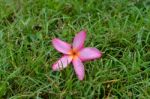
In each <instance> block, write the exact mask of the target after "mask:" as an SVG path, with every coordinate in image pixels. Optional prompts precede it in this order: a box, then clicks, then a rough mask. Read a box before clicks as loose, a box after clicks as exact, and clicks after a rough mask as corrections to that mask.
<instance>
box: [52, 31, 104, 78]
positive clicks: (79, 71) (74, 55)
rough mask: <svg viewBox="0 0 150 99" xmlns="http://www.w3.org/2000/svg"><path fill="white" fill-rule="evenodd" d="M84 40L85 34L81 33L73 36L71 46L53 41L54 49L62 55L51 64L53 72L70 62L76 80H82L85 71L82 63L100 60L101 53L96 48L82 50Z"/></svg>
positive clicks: (58, 40)
mask: <svg viewBox="0 0 150 99" xmlns="http://www.w3.org/2000/svg"><path fill="white" fill-rule="evenodd" d="M85 38H86V32H85V31H81V32H79V33H78V34H77V35H76V36H75V38H74V40H73V44H72V45H70V44H68V43H66V42H64V41H62V40H60V39H58V38H55V39H53V40H52V44H53V46H54V48H55V49H56V50H57V51H59V52H61V53H63V54H64V55H63V56H62V57H61V58H60V59H59V60H58V61H57V62H55V63H54V64H53V66H52V69H53V70H54V71H59V70H62V69H63V68H66V67H67V66H68V64H70V63H71V62H72V63H73V67H74V70H75V73H76V75H77V77H78V79H79V80H83V78H84V74H85V70H84V65H83V63H82V62H84V61H88V60H92V59H96V58H100V57H101V56H102V53H101V52H100V51H99V50H98V49H96V48H91V47H87V48H84V41H85Z"/></svg>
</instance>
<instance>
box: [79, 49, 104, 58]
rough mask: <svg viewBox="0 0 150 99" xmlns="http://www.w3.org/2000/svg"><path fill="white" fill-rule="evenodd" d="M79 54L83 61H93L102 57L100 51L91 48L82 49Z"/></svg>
mask: <svg viewBox="0 0 150 99" xmlns="http://www.w3.org/2000/svg"><path fill="white" fill-rule="evenodd" d="M79 53H80V54H79V58H80V59H81V60H82V61H87V60H92V59H96V58H100V57H101V56H102V53H101V52H100V51H99V50H98V49H96V48H90V47H88V48H84V49H82V50H81V51H80V52H79Z"/></svg>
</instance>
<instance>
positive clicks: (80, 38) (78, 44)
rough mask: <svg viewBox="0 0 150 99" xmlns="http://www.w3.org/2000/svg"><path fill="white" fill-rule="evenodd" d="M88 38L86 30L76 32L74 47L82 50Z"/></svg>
mask: <svg viewBox="0 0 150 99" xmlns="http://www.w3.org/2000/svg"><path fill="white" fill-rule="evenodd" d="M85 38H86V32H85V31H80V32H79V33H78V34H76V36H75V38H74V40H73V48H74V49H77V50H80V49H81V48H83V46H84V41H85Z"/></svg>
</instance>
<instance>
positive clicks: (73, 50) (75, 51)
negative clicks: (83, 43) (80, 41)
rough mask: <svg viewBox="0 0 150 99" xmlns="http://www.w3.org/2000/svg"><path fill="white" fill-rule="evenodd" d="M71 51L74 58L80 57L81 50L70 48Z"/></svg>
mask: <svg viewBox="0 0 150 99" xmlns="http://www.w3.org/2000/svg"><path fill="white" fill-rule="evenodd" d="M69 53H70V56H71V57H72V59H73V60H74V59H76V58H78V57H79V52H78V51H77V50H76V49H72V50H70V51H69Z"/></svg>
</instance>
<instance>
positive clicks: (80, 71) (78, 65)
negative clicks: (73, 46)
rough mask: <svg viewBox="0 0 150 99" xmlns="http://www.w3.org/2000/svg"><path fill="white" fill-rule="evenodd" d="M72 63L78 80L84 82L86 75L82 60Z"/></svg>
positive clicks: (75, 60)
mask: <svg viewBox="0 0 150 99" xmlns="http://www.w3.org/2000/svg"><path fill="white" fill-rule="evenodd" d="M72 62H73V67H74V70H75V73H76V75H77V77H78V79H79V80H83V78H84V73H85V70H84V65H83V63H82V62H81V60H80V59H79V58H77V59H74V60H73V61H72Z"/></svg>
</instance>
